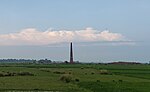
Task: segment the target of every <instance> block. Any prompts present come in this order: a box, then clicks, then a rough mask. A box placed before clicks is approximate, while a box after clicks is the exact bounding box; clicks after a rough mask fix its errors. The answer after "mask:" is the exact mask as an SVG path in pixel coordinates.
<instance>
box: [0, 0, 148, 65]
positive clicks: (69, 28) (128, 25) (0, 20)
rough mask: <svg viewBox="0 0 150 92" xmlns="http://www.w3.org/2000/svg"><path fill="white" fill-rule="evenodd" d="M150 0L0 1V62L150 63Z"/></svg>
mask: <svg viewBox="0 0 150 92" xmlns="http://www.w3.org/2000/svg"><path fill="white" fill-rule="evenodd" d="M149 16H150V1H149V0H11V1H10V0H0V58H17V59H19V58H25V59H44V58H47V59H51V60H56V61H65V60H69V43H70V42H73V46H74V58H75V60H76V61H81V62H112V61H138V62H149V61H150V49H149V47H150V44H149V43H150V41H149V39H150V36H149V34H150V26H149V25H150V18H149Z"/></svg>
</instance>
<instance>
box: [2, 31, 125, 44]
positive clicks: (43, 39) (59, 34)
mask: <svg viewBox="0 0 150 92" xmlns="http://www.w3.org/2000/svg"><path fill="white" fill-rule="evenodd" d="M123 40H125V37H124V36H123V35H122V34H120V33H112V32H110V31H108V30H104V31H98V30H94V29H92V28H86V29H84V30H71V31H68V30H58V31H55V30H47V31H38V30H37V29H35V28H28V29H24V30H22V31H20V32H18V33H10V34H0V45H49V44H56V43H63V42H71V41H73V42H94V41H110V42H111V41H123Z"/></svg>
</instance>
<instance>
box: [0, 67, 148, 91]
mask: <svg viewBox="0 0 150 92" xmlns="http://www.w3.org/2000/svg"><path fill="white" fill-rule="evenodd" d="M23 73H25V74H23ZM0 91H2V92H4V91H9V92H11V91H13V92H15V91H18V92H20V91H28V92H34V91H35V92H36V91H38V92H42V91H46V92H150V65H94V64H93V65H87V64H66V65H65V64H56V65H55V64H53V65H32V64H30V65H28V64H24V65H23V64H1V65H0Z"/></svg>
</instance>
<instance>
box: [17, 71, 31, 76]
mask: <svg viewBox="0 0 150 92" xmlns="http://www.w3.org/2000/svg"><path fill="white" fill-rule="evenodd" d="M17 75H20V76H34V74H32V73H30V72H20V73H17Z"/></svg>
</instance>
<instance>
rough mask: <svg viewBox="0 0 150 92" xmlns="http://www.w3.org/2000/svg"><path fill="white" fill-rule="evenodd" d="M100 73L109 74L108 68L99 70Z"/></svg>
mask: <svg viewBox="0 0 150 92" xmlns="http://www.w3.org/2000/svg"><path fill="white" fill-rule="evenodd" d="M100 74H110V73H109V72H108V70H105V69H102V70H100Z"/></svg>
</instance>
